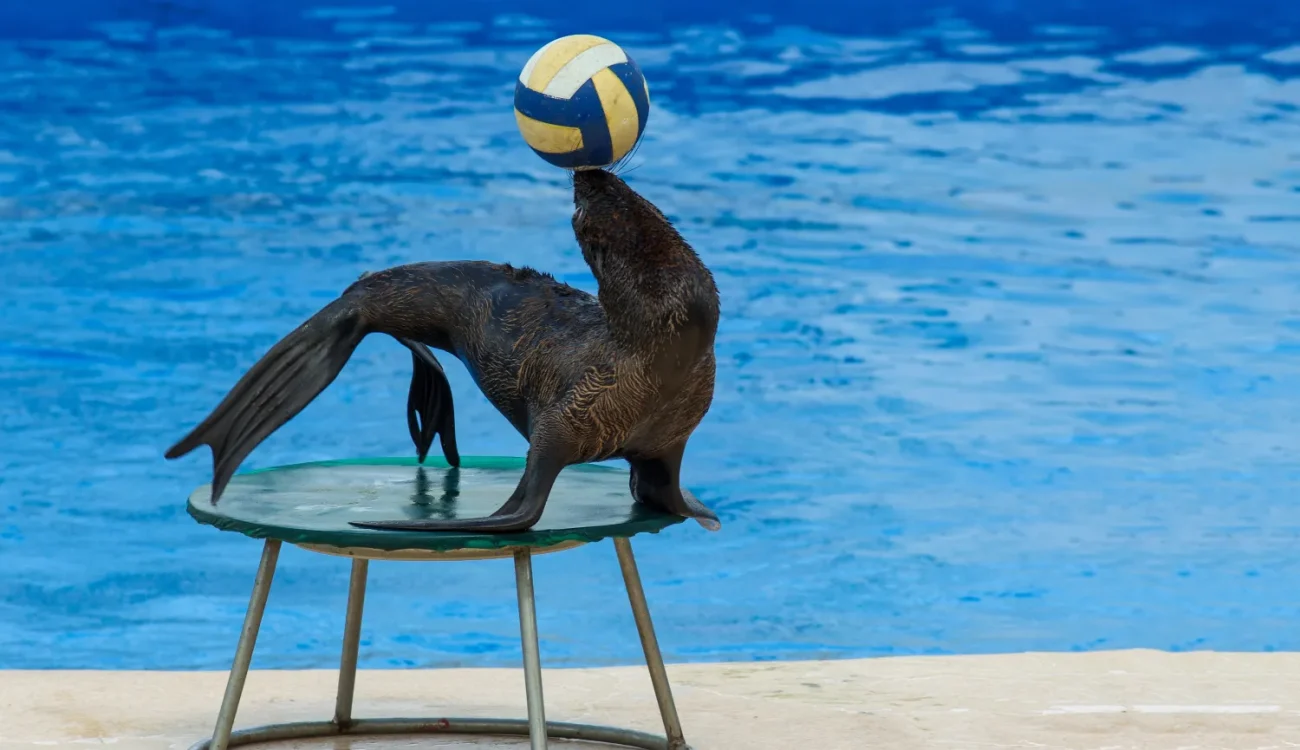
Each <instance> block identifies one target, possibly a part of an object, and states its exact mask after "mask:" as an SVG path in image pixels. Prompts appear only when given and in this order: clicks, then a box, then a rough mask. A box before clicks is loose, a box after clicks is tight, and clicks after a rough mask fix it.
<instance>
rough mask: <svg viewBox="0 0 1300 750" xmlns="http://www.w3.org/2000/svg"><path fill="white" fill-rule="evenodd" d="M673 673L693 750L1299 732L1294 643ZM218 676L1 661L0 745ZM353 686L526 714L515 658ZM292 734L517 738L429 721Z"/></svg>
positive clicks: (173, 746) (176, 724) (304, 708)
mask: <svg viewBox="0 0 1300 750" xmlns="http://www.w3.org/2000/svg"><path fill="white" fill-rule="evenodd" d="M231 645H232V648H233V636H232V638H231ZM543 659H545V653H543ZM543 663H544V662H543ZM253 664H254V667H256V665H257V659H256V657H255V658H254V660H253ZM668 674H669V677H670V679H671V680H672V685H673V693H674V695H675V696H676V698H677V705H678V708H679V710H680V711H681V716H682V724H683V727H684V728H685V730H686V736H687V738H688V739H689V740H690V742H691V743H692V744H693V745H694V746H695V747H696V748H697V749H698V750H738V749H740V748H744V750H791V748H816V750H874V748H888V750H967V749H969V750H999V749H1001V748H1039V749H1040V750H1043V749H1050V750H1102V749H1103V748H1106V749H1107V750H1176V749H1185V750H1191V749H1192V748H1196V749H1198V750H1211V749H1216V750H1217V749H1223V750H1264V748H1272V749H1274V750H1281V749H1282V748H1294V747H1296V742H1297V741H1300V654H1294V653H1271V654H1263V653H1253V654H1248V653H1212V652H1200V653H1176V654H1171V653H1164V652H1157V651H1109V652H1105V651H1103V652H1092V653H1077V654H1050V653H1031V654H1012V655H988V656H923V657H890V658H879V659H861V660H844V661H807V662H762V663H732V664H725V663H724V664H670V665H668ZM544 679H545V681H546V682H545V687H546V704H547V715H548V718H551V719H554V720H557V721H582V722H590V723H600V724H612V725H617V726H626V727H629V728H633V729H641V730H643V731H651V732H653V731H659V730H660V727H659V726H658V725H657V721H658V716H657V715H656V713H655V703H654V694H653V692H652V690H651V687H650V680H649V678H648V677H647V676H646V671H645V668H644V667H639V666H628V667H614V668H606V669H548V670H546V673H545V675H544ZM225 680H226V675H225V673H224V672H218V671H211V672H161V671H151V672H110V671H97V672H60V671H30V672H3V671H0V717H3V718H4V721H3V722H0V750H50V749H51V748H53V749H54V750H63V749H65V748H66V749H67V750H72V749H73V748H86V747H92V746H94V747H98V746H106V747H113V748H115V750H184V749H185V748H186V747H188V746H189V743H191V742H193V741H194V740H195V739H197V738H198V737H201V736H203V735H204V734H205V733H208V732H211V731H212V724H213V720H214V719H215V718H216V711H217V706H218V705H219V704H220V703H221V693H222V690H223V689H224V687H225ZM334 686H335V674H334V672H332V671H329V670H319V671H289V670H283V671H281V670H276V671H264V670H263V671H259V670H254V671H253V672H252V674H250V675H249V679H248V687H247V689H246V691H245V693H244V699H243V701H241V703H240V707H239V720H238V722H237V725H238V726H239V727H246V726H250V725H252V724H262V723H269V722H275V721H308V720H320V719H322V718H328V717H329V716H330V715H332V712H333V708H334V702H333V701H334V692H333V691H334ZM356 695H357V698H356V701H357V702H356V711H355V715H356V716H357V717H359V718H360V717H375V716H419V715H425V716H428V715H438V714H441V713H446V712H448V711H452V710H454V711H455V712H456V713H458V714H460V715H463V716H522V715H524V710H525V709H524V689H523V676H522V673H521V670H518V669H449V670H424V669H418V670H417V669H412V670H397V669H391V670H363V671H362V672H360V673H359V674H358V677H357V693H356ZM812 738H815V740H816V741H815V742H811V741H810V739H812ZM553 745H554V747H555V748H556V750H559V748H561V747H586V748H591V750H595V747H596V746H592V745H571V744H562V743H558V742H557V743H553ZM265 747H266V748H267V749H268V750H273V749H275V748H282V747H286V746H276V745H267V746H265ZM287 747H292V748H295V749H296V750H306V748H311V749H312V750H326V749H328V750H346V749H348V748H351V750H362V749H363V748H364V749H365V750H398V749H399V748H400V749H401V750H408V749H410V748H422V749H424V750H449V749H450V748H466V749H468V748H473V750H486V748H492V747H501V748H521V747H526V745H521V744H519V743H517V742H516V743H514V744H512V743H511V742H508V741H490V742H488V741H470V740H465V739H453V738H429V737H422V738H418V739H415V738H386V739H383V740H378V739H368V740H337V739H336V740H318V741H314V742H303V743H298V744H294V745H289V746H287Z"/></svg>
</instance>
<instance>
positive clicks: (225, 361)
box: [0, 0, 1300, 669]
mask: <svg viewBox="0 0 1300 750" xmlns="http://www.w3.org/2000/svg"><path fill="white" fill-rule="evenodd" d="M61 1H62V0H61ZM41 5H42V6H44V5H48V4H41ZM53 5H56V6H57V5H59V2H54V3H53ZM199 5H202V3H199ZM397 5H399V6H400V8H399V9H398V10H394V9H393V8H387V9H385V8H382V7H379V6H371V7H369V8H363V9H360V10H357V9H353V10H347V9H330V8H319V9H315V10H311V11H308V12H307V13H306V14H305V15H304V17H306V18H310V19H311V21H312V23H313V24H315V26H313V28H324V29H325V30H324V31H320V32H319V33H313V34H311V35H297V36H291V35H285V34H278V32H277V33H270V32H265V33H263V32H262V31H259V30H258V29H251V30H250V29H241V28H240V27H239V26H238V24H233V25H228V26H227V27H218V26H203V25H202V24H199V23H195V22H193V21H189V22H186V24H182V25H178V24H180V22H168V23H169V24H170V25H163V24H164V21H163V20H159V19H157V18H155V19H154V20H155V21H157V22H158V23H157V24H154V25H150V24H149V23H128V22H121V21H119V22H116V23H104V24H97V25H87V26H86V28H85V30H84V33H78V34H62V32H60V34H61V37H60V38H57V39H55V38H53V37H51V38H44V37H42V36H41V35H40V33H39V31H40V30H39V28H36V29H35V30H32V29H33V27H32V26H31V24H30V23H29V24H28V25H27V26H23V27H22V28H23V29H26V31H24V32H23V33H21V34H18V33H15V34H12V35H6V36H5V37H4V38H3V39H0V84H2V85H0V271H3V273H0V571H3V574H0V668H72V667H75V668H149V669H220V668H225V667H226V666H228V665H229V659H230V656H231V653H232V650H233V647H234V643H235V639H236V638H237V634H238V630H239V625H240V622H241V619H242V616H243V611H244V608H245V606H246V604H247V601H248V590H249V586H250V585H251V582H252V577H253V571H254V568H255V566H256V562H257V558H258V554H259V545H258V544H257V543H256V542H253V541H250V540H248V539H245V538H243V537H240V536H238V535H235V534H226V533H217V532H214V531H213V530H212V529H210V528H206V527H201V526H199V525H197V524H195V523H194V522H193V521H192V520H191V519H190V518H189V517H188V516H187V515H186V514H185V511H184V504H185V498H186V496H187V495H188V494H189V492H190V491H191V490H192V489H193V487H194V486H195V485H197V484H200V483H202V482H205V481H207V479H208V476H209V471H210V464H209V458H208V454H207V452H206V451H200V452H196V453H195V454H192V455H191V456H189V457H187V458H185V459H184V460H181V461H175V462H167V461H164V460H163V459H162V452H163V450H164V449H165V448H166V447H167V446H169V445H170V444H171V443H172V442H174V441H175V440H176V439H177V438H179V437H180V436H181V435H183V434H184V433H185V432H186V431H188V430H189V429H190V427H192V426H193V425H194V424H195V423H196V421H197V420H199V419H201V418H202V417H203V416H204V415H205V414H207V412H208V411H209V410H210V409H211V408H212V407H213V406H214V405H215V404H216V403H217V401H218V400H219V399H220V398H221V397H222V396H223V395H224V394H225V393H226V391H227V390H228V389H229V388H230V386H231V385H233V383H234V382H235V380H236V379H237V378H238V377H239V376H240V375H241V374H242V373H243V372H244V370H245V369H246V368H248V367H249V366H250V365H251V364H252V363H253V362H254V361H256V360H257V358H258V357H260V356H261V354H262V353H264V352H265V351H266V349H267V348H268V347H269V346H270V345H271V344H272V343H274V342H275V341H276V340H277V339H278V338H279V337H280V336H282V335H284V334H285V333H286V332H288V331H289V330H291V329H292V328H293V327H294V326H295V325H297V324H298V323H299V322H300V321H302V320H303V319H304V318H306V317H307V316H308V315H310V314H311V313H312V312H314V311H315V310H316V309H318V308H319V307H320V306H322V305H323V304H325V303H326V302H327V301H328V300H330V299H331V298H332V297H333V296H334V295H336V294H337V293H338V292H339V291H340V290H341V289H343V288H344V287H345V286H346V285H347V284H349V283H350V282H351V281H352V280H353V279H355V278H356V277H357V276H358V274H360V273H361V272H362V271H364V270H368V269H369V270H374V269H378V268H382V267H385V266H388V265H393V264H398V263H405V262H410V261H416V260H429V259H455V258H476V259H493V260H502V261H509V262H511V263H515V264H530V265H535V266H537V267H539V268H542V269H545V270H548V271H552V272H554V273H555V274H556V276H557V277H558V278H560V279H562V280H564V281H566V282H569V283H571V284H573V285H575V286H578V287H581V288H584V289H588V290H593V291H594V289H595V283H594V281H593V279H592V278H591V276H590V273H589V271H588V270H587V268H586V267H585V266H584V264H583V262H582V259H581V256H580V254H579V252H578V250H577V247H576V245H575V243H574V240H573V237H572V233H571V230H570V228H569V216H570V212H571V209H572V205H571V198H570V194H569V190H568V183H567V178H566V175H565V174H564V173H563V172H561V171H559V170H557V169H554V168H552V167H549V166H548V165H547V164H545V163H544V162H543V161H542V160H540V159H539V158H537V157H536V156H535V155H533V154H532V153H531V152H529V151H528V150H527V148H526V147H525V146H524V145H523V143H522V141H521V139H520V138H519V136H518V133H517V131H516V129H515V124H514V120H513V116H512V114H511V94H512V85H513V83H512V82H513V77H514V76H515V75H516V73H517V72H518V70H519V68H520V67H521V66H522V65H523V62H524V61H525V60H526V59H527V57H528V56H529V55H530V54H531V52H532V51H533V50H534V49H535V48H536V47H537V46H539V45H540V44H542V43H544V42H545V41H547V40H549V39H550V38H552V37H554V36H556V35H558V34H560V33H569V32H571V31H575V30H582V31H585V30H591V31H596V32H605V31H606V30H605V29H604V28H592V29H586V28H573V24H572V23H568V25H564V24H563V23H559V22H551V21H548V20H545V19H538V18H536V17H532V16H526V15H520V14H505V13H504V12H503V13H502V14H499V15H493V14H492V13H491V12H489V10H487V9H485V8H479V9H478V10H477V11H476V12H478V14H479V16H480V18H479V20H478V21H476V22H465V21H458V22H455V23H451V22H447V23H443V22H432V21H430V22H427V23H426V22H423V21H420V22H415V21H411V20H409V19H407V17H406V16H402V15H401V13H405V12H407V11H408V10H409V5H408V4H406V3H398V4H397ZM678 5H680V4H678ZM678 5H674V6H673V7H674V8H677V7H678ZM702 5H703V4H702ZM1220 5H1222V6H1226V4H1220ZM14 7H15V8H16V7H17V6H14ZM502 7H504V6H502ZM1189 7H1190V6H1189ZM1196 7H1200V6H1196ZM1261 7H1262V6H1261ZM33 8H35V6H33ZM402 9H405V10H402ZM399 10H401V13H399V12H398V11H399ZM678 10H681V8H678ZM7 12H10V13H12V12H14V11H13V9H12V8H11V9H10V10H9V11H7ZM33 12H35V11H34V10H33ZM682 12H685V11H682ZM702 12H703V11H702ZM1277 13H1278V14H1279V15H1278V17H1277V18H1273V19H1270V18H1267V17H1265V18H1258V17H1256V18H1255V19H1254V20H1255V21H1256V25H1255V26H1252V27H1251V28H1250V29H1245V30H1243V29H1242V28H1237V27H1232V28H1231V29H1229V31H1231V32H1232V33H1231V34H1229V33H1228V31H1225V30H1224V29H1225V28H1226V27H1222V26H1213V25H1211V26H1203V27H1198V28H1199V31H1198V28H1193V29H1191V30H1189V29H1188V28H1184V27H1183V26H1177V27H1176V28H1175V27H1174V26H1173V25H1172V22H1171V25H1170V27H1169V28H1163V29H1162V28H1159V27H1154V30H1153V29H1152V28H1147V27H1143V28H1141V29H1136V28H1129V27H1128V26H1125V24H1124V22H1123V20H1122V19H1120V20H1113V22H1109V25H1107V24H1106V23H1102V22H1100V21H1098V22H1097V24H1094V25H1093V26H1092V27H1087V28H1085V27H1080V26H1070V25H1060V24H1058V25H1051V24H1047V23H1045V22H1044V23H1041V24H1038V25H1035V26H1033V27H1032V28H1028V29H1025V28H1021V27H1019V26H1016V27H1014V28H1012V27H1011V26H1008V27H1007V28H1006V29H1003V28H999V27H994V26H991V25H990V24H989V23H986V22H984V21H981V20H980V19H978V18H977V19H976V20H975V21H972V20H970V19H967V18H963V17H960V16H951V15H950V16H948V17H946V18H942V19H940V20H933V21H930V22H927V23H924V24H921V23H917V24H914V25H912V26H909V27H907V28H898V29H890V30H888V32H887V33H884V32H882V33H876V34H868V33H866V32H865V31H862V32H860V31H858V30H849V31H845V30H844V29H843V28H837V27H836V26H835V24H834V23H833V19H829V17H828V19H823V21H825V22H824V23H821V24H820V27H818V25H817V24H810V23H805V22H802V21H800V20H799V19H794V20H783V19H781V18H779V17H778V18H772V17H767V18H745V19H743V22H742V20H737V21H735V22H734V23H724V22H719V21H716V20H709V19H706V21H707V22H706V21H701V22H699V23H694V22H691V20H690V19H689V18H676V17H674V20H671V22H668V21H665V22H664V23H661V24H658V25H647V26H645V27H644V28H635V29H633V30H631V31H629V30H626V29H623V30H620V29H614V30H610V31H608V32H607V33H608V35H609V36H611V37H612V38H614V39H615V40H616V41H619V42H620V43H622V44H624V45H625V46H626V47H627V48H628V49H629V51H630V52H631V53H632V55H633V56H634V57H635V59H637V60H638V62H640V64H641V65H642V67H643V68H644V70H645V72H646V75H647V78H648V80H649V82H650V87H651V97H652V99H651V101H652V114H651V116H650V120H649V125H648V128H647V132H646V136H645V140H644V142H643V144H642V146H641V148H640V151H639V153H638V155H637V156H636V158H635V159H634V160H633V162H632V167H633V168H632V169H631V170H630V171H628V172H627V173H626V178H627V179H628V181H629V182H630V183H631V184H632V185H633V186H634V187H635V188H636V189H638V190H639V191H641V192H642V193H643V194H644V195H646V196H647V197H648V198H650V199H651V200H653V201H654V202H656V203H657V204H658V205H659V206H660V207H662V208H663V210H664V211H665V212H666V213H668V214H669V215H670V216H671V217H672V218H673V219H674V220H675V221H676V222H677V223H678V225H679V226H680V228H681V230H682V231H683V233H684V234H685V236H686V237H687V238H688V240H689V241H690V242H692V243H693V244H694V246H695V247H696V248H697V249H698V250H699V252H700V253H701V254H702V256H703V257H704V258H705V260H706V262H707V263H708V264H709V265H710V266H711V268H712V269H713V271H714V273H715V275H716V277H717V280H718V283H719V286H720V289H721V294H722V300H723V311H724V313H723V319H722V322H721V325H720V329H719V335H718V340H717V355H718V382H717V396H716V400H715V402H714V406H713V409H712V411H711V412H710V414H709V416H708V418H707V419H706V421H705V422H704V423H703V424H702V425H701V427H700V428H699V430H698V431H697V433H696V436H695V438H694V439H693V441H692V443H691V446H690V449H689V451H688V454H687V460H686V467H685V471H686V479H687V481H688V484H689V485H690V486H691V487H693V488H694V489H695V490H696V492H697V493H698V494H699V495H700V497H701V498H702V499H703V500H704V501H705V502H706V503H707V504H709V505H711V506H712V507H714V508H715V509H717V510H718V512H719V514H720V516H721V517H722V520H723V529H722V531H721V532H720V533H717V534H710V533H707V532H705V531H703V530H702V529H700V528H699V527H698V526H696V525H695V524H683V525H680V526H676V527H673V528H671V529H669V530H667V531H666V532H664V533H663V534H661V535H659V536H656V537H652V538H646V539H644V541H639V542H638V544H637V549H638V552H639V555H640V559H641V565H642V573H643V576H644V578H645V582H646V586H647V593H648V596H649V598H650V602H651V606H652V608H653V611H654V615H655V619H656V623H657V625H658V626H659V628H660V632H661V640H662V644H663V648H664V651H665V655H666V657H667V658H668V659H669V660H675V661H699V660H756V659H803V658H839V657H857V656H882V655H894V654H933V653H989V652H1009V651H1022V650H1044V649H1045V650H1062V651H1071V650H1092V649H1110V648H1129V647H1148V648H1159V649H1172V650H1187V649H1221V650H1227V649H1234V650H1248V651H1260V650H1273V649H1279V650H1281V649H1296V648H1300V633H1298V631H1297V630H1296V629H1295V627H1294V624H1295V622H1296V620H1297V618H1298V617H1300V599H1297V597H1296V596H1295V585H1294V584H1295V580H1296V579H1297V576H1300V558H1298V557H1297V555H1296V553H1295V550H1296V549H1297V543H1300V502H1298V501H1297V491H1298V490H1300V464H1298V463H1297V457H1298V453H1300V452H1298V449H1300V439H1298V438H1297V429H1296V426H1297V417H1300V293H1298V292H1300V263H1298V261H1300V146H1298V145H1297V144H1300V46H1288V44H1289V43H1288V42H1287V41H1286V40H1287V39H1292V40H1294V39H1297V38H1300V36H1297V35H1296V34H1295V33H1294V32H1295V30H1296V29H1297V28H1300V26H1297V24H1296V21H1295V19H1294V18H1291V17H1289V16H1288V17H1282V14H1283V11H1281V10H1278V11H1277ZM1287 13H1290V11H1287ZM678 15H681V14H680V13H679V14H678ZM1292 15H1294V14H1292ZM19 20H21V19H19ZM29 20H30V19H29ZM182 20H183V19H182ZM15 23H17V21H15ZM566 23H567V22H566ZM0 26H2V24H0ZM14 28H18V27H17V26H15V27H14ZM273 31H274V30H273ZM1198 34H1199V36H1198ZM444 361H446V362H447V364H448V371H449V375H450V377H451V380H452V383H453V387H454V389H455V395H456V406H457V420H458V433H459V441H460V449H461V452H462V453H464V454H467V455H521V454H522V452H523V451H524V448H525V444H524V442H523V440H522V439H521V438H519V437H518V436H517V435H516V434H515V433H514V432H513V431H512V430H511V429H510V428H509V426H508V425H507V424H506V422H505V420H504V418H502V417H501V416H500V415H499V414H497V413H496V412H495V411H494V410H493V409H492V408H491V407H490V406H489V405H488V404H487V403H486V401H485V400H484V399H483V397H482V396H481V394H479V393H478V391H477V390H476V389H475V388H474V386H473V384H472V383H471V382H470V380H469V378H468V377H467V375H466V373H465V371H464V369H463V368H462V367H461V366H460V365H459V364H458V363H456V362H454V361H451V360H449V358H444ZM408 373H409V355H408V354H407V353H406V351H405V350H404V349H402V348H401V347H400V346H399V345H397V344H396V343H394V342H393V341H391V340H388V339H381V338H379V337H375V338H373V339H370V340H367V341H366V342H364V343H363V345H362V346H361V347H360V349H359V350H358V351H357V353H356V355H355V356H354V358H353V359H352V361H351V363H350V364H349V366H348V367H347V369H345V371H344V372H343V374H342V375H341V376H340V377H339V378H338V380H337V381H335V383H334V384H333V385H332V386H331V387H330V388H329V389H328V390H327V391H326V392H325V393H324V394H323V395H322V396H321V397H319V398H318V399H317V400H316V401H315V402H314V403H313V404H312V405H311V406H310V407H308V409H307V410H306V411H304V412H303V413H302V414H301V415H300V416H299V417H298V418H297V419H295V420H294V421H293V422H291V423H290V424H289V425H287V426H286V427H285V428H283V429H282V430H280V431H279V432H278V433H276V434H275V435H273V436H272V437H271V438H270V439H269V440H267V441H266V442H265V443H264V444H263V445H262V446H261V447H260V448H259V449H258V450H257V451H256V452H255V453H254V454H253V456H252V457H251V458H250V459H249V460H248V461H247V462H246V464H245V467H246V468H253V467H265V466H272V465H276V464H282V463H291V462H299V461H309V460H317V459H328V458H338V457H350V456H374V455H408V454H409V453H410V452H411V446H410V444H409V438H408V437H407V434H406V427H405V421H404V409H405V400H406V387H407V383H408V377H409V375H408ZM536 569H537V572H536V578H537V595H538V606H539V620H540V628H541V634H542V650H543V656H544V658H545V660H546V662H547V663H548V664H555V665H597V664H612V663H633V662H635V661H636V660H637V659H638V658H639V647H638V644H637V641H636V639H635V636H634V635H633V633H634V630H633V628H632V619H631V615H630V612H629V611H628V608H627V606H626V600H625V598H624V597H623V594H622V592H621V589H620V583H621V582H620V579H619V573H618V568H617V565H616V562H615V559H614V554H613V550H612V548H610V547H609V545H607V544H606V545H594V546H590V547H587V548H584V549H582V550H578V551H575V552H570V553H566V554H562V555H553V556H547V557H543V558H539V559H538V561H537V563H536ZM347 576H348V569H347V565H346V563H345V561H342V560H339V559H332V558H326V557H321V556H316V555H311V554H308V553H306V552H302V551H300V550H296V549H292V548H287V549H286V550H285V552H284V554H283V556H282V562H281V568H280V571H279V573H278V575H277V578H276V580H275V584H274V588H273V590H272V593H271V600H270V607H269V609H268V611H267V614H266V620H265V623H264V632H263V637H262V640H261V641H260V642H259V648H258V652H257V657H256V659H255V662H254V663H255V666H262V667H329V666H332V665H334V664H336V660H337V652H338V648H339V638H340V634H341V631H342V618H343V605H344V597H345V593H346V581H347ZM511 583H512V577H511V571H510V565H509V563H508V562H488V563H479V564H473V565H468V564H467V565H455V566H452V565H412V564H401V563H389V564H376V565H374V566H373V567H372V582H371V588H370V592H369V609H368V612H367V620H366V624H365V631H364V648H363V649H362V665H363V666H366V667H400V666H409V665H422V666H430V665H436V666H442V665H474V666H478V665H514V664H517V663H518V660H519V652H518V647H517V638H518V629H517V628H518V625H517V620H516V612H515V604H514V594H513V591H512V589H511Z"/></svg>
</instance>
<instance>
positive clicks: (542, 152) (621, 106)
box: [515, 34, 650, 169]
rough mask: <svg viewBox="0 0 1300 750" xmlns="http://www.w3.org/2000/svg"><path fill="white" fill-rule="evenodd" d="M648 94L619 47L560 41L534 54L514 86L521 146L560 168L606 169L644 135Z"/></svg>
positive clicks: (593, 40)
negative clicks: (530, 149)
mask: <svg viewBox="0 0 1300 750" xmlns="http://www.w3.org/2000/svg"><path fill="white" fill-rule="evenodd" d="M649 116H650V88H649V86H648V85H647V84H646V81H645V76H643V75H642V74H641V68H639V67H638V66H637V64H636V62H634V61H633V60H632V58H631V57H629V56H628V54H627V53H626V52H624V51H623V48H622V47H619V46H618V45H617V44H614V43H613V42H611V41H609V40H608V39H604V38H602V37H598V36H592V35H591V34H573V35H571V36H565V37H560V38H559V39H556V40H554V41H552V42H550V43H548V44H547V45H546V46H544V47H542V48H541V49H539V50H537V51H536V52H534V53H533V56H532V57H530V58H529V59H528V63H527V64H526V65H524V69H523V70H522V71H521V72H520V73H519V80H518V81H517V82H516V83H515V121H516V122H517V123H518V124H519V132H520V133H522V134H523V136H524V141H525V142H526V143H527V144H528V145H529V147H530V148H532V149H533V151H534V152H536V153H537V155H538V156H540V157H542V158H543V159H545V160H546V161H548V162H550V163H551V164H554V165H555V166H557V167H563V168H565V169H595V168H599V167H606V166H609V165H610V164H613V163H614V162H616V161H618V160H619V159H622V158H623V157H624V156H627V154H628V153H629V152H631V151H632V147H633V146H635V145H636V142H637V141H638V140H639V139H640V138H641V134H642V133H643V132H645V122H646V118H647V117H649Z"/></svg>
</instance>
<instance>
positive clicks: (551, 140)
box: [515, 109, 636, 154]
mask: <svg viewBox="0 0 1300 750" xmlns="http://www.w3.org/2000/svg"><path fill="white" fill-rule="evenodd" d="M515 122H517V123H518V124H519V132H520V133H522V134H523V136H524V142H525V143H527V144H528V145H529V146H532V147H533V148H534V149H536V150H538V151H541V152H543V153H547V154H567V153H569V152H570V151H578V150H579V149H581V148H582V131H581V130H578V129H577V128H569V127H565V126H563V125H552V124H551V123H549V122H542V121H541V120H534V119H533V118H531V117H529V116H528V115H525V114H523V113H521V112H520V111H519V110H517V109H516V110H515ZM635 132H636V131H635V130H634V131H633V133H635Z"/></svg>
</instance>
